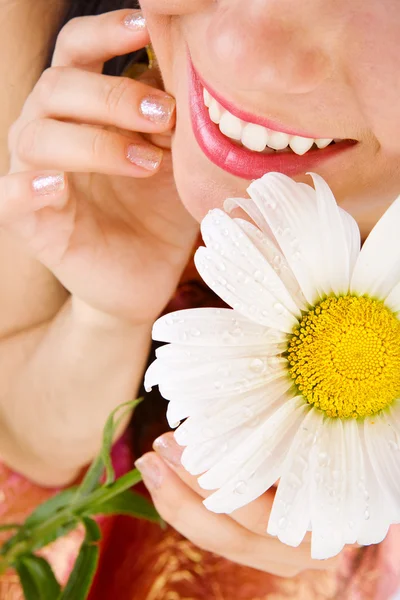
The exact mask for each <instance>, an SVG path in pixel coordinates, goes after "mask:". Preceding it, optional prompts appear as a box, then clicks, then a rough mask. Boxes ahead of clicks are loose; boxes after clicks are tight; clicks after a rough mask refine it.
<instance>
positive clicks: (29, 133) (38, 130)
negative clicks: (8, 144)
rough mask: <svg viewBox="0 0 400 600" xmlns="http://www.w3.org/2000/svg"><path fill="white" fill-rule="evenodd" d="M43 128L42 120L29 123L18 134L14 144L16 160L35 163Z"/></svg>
mask: <svg viewBox="0 0 400 600" xmlns="http://www.w3.org/2000/svg"><path fill="white" fill-rule="evenodd" d="M44 128H45V122H44V121H43V120H37V121H31V122H30V123H28V124H27V125H25V127H23V128H22V129H21V131H20V132H19V135H18V138H17V140H16V144H15V146H16V147H15V152H16V155H17V156H18V158H19V159H20V160H22V161H24V162H28V163H32V164H33V163H35V159H36V158H37V157H38V155H39V147H40V140H41V138H42V135H43V130H44Z"/></svg>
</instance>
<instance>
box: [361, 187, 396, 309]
mask: <svg viewBox="0 0 400 600" xmlns="http://www.w3.org/2000/svg"><path fill="white" fill-rule="evenodd" d="M399 222H400V197H399V198H398V199H397V200H395V201H394V202H393V204H392V205H391V206H390V207H389V209H388V210H387V211H386V212H385V214H384V215H383V217H382V218H381V219H380V220H379V221H378V223H377V224H376V225H375V227H374V228H373V230H372V231H371V233H370V234H369V236H368V238H367V240H366V241H365V243H364V245H363V247H362V249H361V252H360V256H359V258H358V260H357V263H356V266H355V268H354V272H353V277H352V281H351V291H352V293H355V294H359V295H360V296H361V295H364V294H368V295H369V296H372V297H373V298H382V299H384V298H386V297H387V296H388V295H389V294H390V292H391V291H392V290H393V288H394V287H395V285H397V284H398V283H399V281H400V244H399V226H398V223H399Z"/></svg>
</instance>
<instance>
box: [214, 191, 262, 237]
mask: <svg viewBox="0 0 400 600" xmlns="http://www.w3.org/2000/svg"><path fill="white" fill-rule="evenodd" d="M237 208H240V209H241V210H243V212H245V213H246V214H247V215H248V216H249V217H250V219H251V220H252V221H253V223H255V224H256V225H257V227H259V228H260V229H261V230H262V231H265V232H270V231H271V230H270V228H269V226H268V223H267V221H266V220H265V219H264V217H263V215H262V214H261V212H260V210H259V208H257V206H256V205H255V204H254V202H253V201H252V200H250V199H249V198H227V199H226V200H225V202H224V210H225V211H226V212H227V213H231V212H232V211H233V210H236V209H237Z"/></svg>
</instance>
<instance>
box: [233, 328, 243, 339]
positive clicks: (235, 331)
mask: <svg viewBox="0 0 400 600" xmlns="http://www.w3.org/2000/svg"><path fill="white" fill-rule="evenodd" d="M242 333H243V330H242V328H241V327H235V328H234V329H232V331H231V335H233V337H239V336H241V335H242Z"/></svg>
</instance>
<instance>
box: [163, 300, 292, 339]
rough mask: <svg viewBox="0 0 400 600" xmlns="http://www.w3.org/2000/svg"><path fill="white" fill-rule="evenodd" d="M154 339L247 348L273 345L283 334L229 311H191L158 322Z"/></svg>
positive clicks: (207, 309)
mask: <svg viewBox="0 0 400 600" xmlns="http://www.w3.org/2000/svg"><path fill="white" fill-rule="evenodd" d="M153 339H154V340H158V341H160V342H176V343H177V344H189V345H191V346H204V347H205V346H215V347H220V346H248V345H251V344H255V345H256V344H270V343H271V344H273V343H276V342H280V341H283V340H284V339H286V338H285V335H284V334H282V333H279V332H277V331H274V330H271V329H269V328H266V327H264V326H263V325H258V324H257V323H254V321H250V320H249V319H246V317H243V316H242V315H241V314H240V313H238V312H236V311H234V310H231V309H228V308H225V309H224V308H192V309H189V310H180V311H177V312H174V313H170V314H168V315H165V316H163V317H161V318H160V319H158V321H156V322H155V324H154V327H153Z"/></svg>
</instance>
